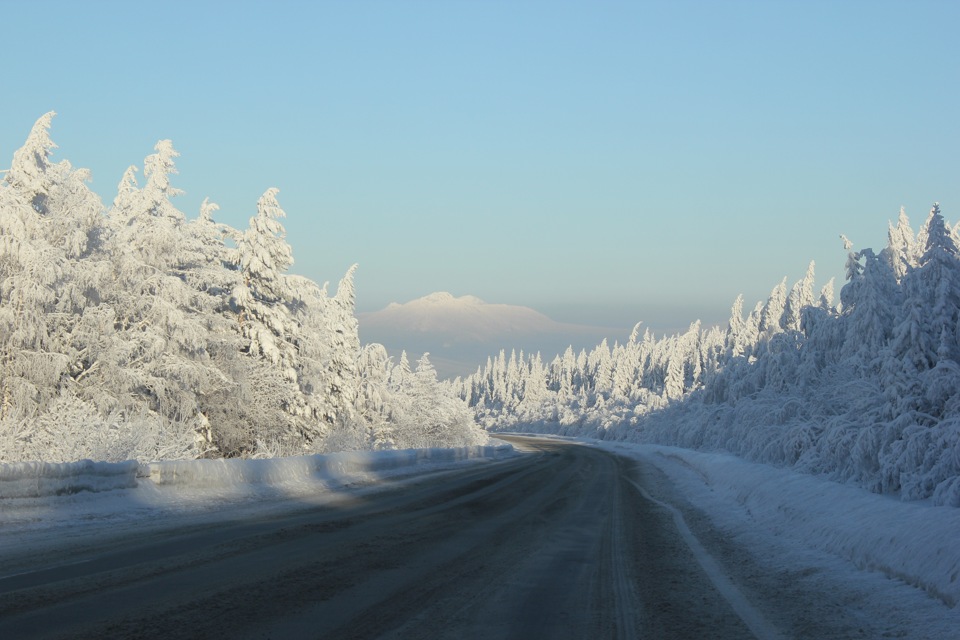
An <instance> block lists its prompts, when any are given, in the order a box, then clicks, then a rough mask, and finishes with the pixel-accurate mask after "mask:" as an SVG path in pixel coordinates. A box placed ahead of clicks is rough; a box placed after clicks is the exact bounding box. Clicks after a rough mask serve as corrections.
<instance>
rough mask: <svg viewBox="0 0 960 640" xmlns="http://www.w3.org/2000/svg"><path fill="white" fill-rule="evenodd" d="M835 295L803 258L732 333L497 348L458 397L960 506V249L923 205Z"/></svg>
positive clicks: (538, 418) (853, 260) (563, 429)
mask: <svg viewBox="0 0 960 640" xmlns="http://www.w3.org/2000/svg"><path fill="white" fill-rule="evenodd" d="M844 243H845V245H846V248H847V250H848V251H850V253H849V257H848V259H847V264H846V278H847V282H846V284H845V285H844V286H843V288H842V289H841V290H840V303H839V304H838V305H836V306H834V304H833V300H832V299H833V283H832V282H830V283H828V284H827V285H826V286H825V287H824V288H823V290H822V291H821V292H820V293H819V295H817V294H816V293H815V289H814V271H813V264H811V265H810V267H809V269H808V271H807V274H806V276H805V277H804V278H803V279H802V280H801V281H800V282H797V283H796V284H795V285H793V286H792V287H790V288H789V289H788V288H787V282H786V280H784V281H782V282H780V283H779V284H778V285H777V286H776V287H774V289H773V291H772V292H771V294H770V297H769V299H768V300H767V301H766V302H762V303H758V304H757V305H756V307H754V308H753V310H752V311H750V312H749V313H748V314H746V316H744V310H743V299H742V297H740V298H738V299H737V300H736V301H735V302H734V304H733V309H732V313H731V316H730V321H729V324H728V326H727V327H726V328H703V327H701V326H700V323H699V322H695V323H693V324H692V325H691V326H690V328H689V330H688V331H687V332H686V333H684V334H682V335H674V336H669V337H665V338H662V339H659V340H658V339H654V337H653V336H652V335H651V334H650V333H649V332H645V333H643V334H642V335H641V333H640V326H639V325H638V326H637V327H635V329H634V331H633V333H632V335H631V336H630V339H629V340H628V342H627V343H626V344H623V345H620V344H615V345H613V346H612V347H611V346H609V345H608V344H607V343H602V344H600V345H599V346H598V347H597V348H595V349H594V350H592V351H591V352H590V353H586V352H584V351H581V352H580V353H579V354H575V353H574V352H573V351H572V350H569V349H568V350H567V351H566V353H564V354H563V355H562V356H558V357H557V358H555V359H553V360H552V361H551V362H549V363H545V362H544V361H543V360H542V359H541V357H540V355H539V354H538V355H535V356H533V357H525V356H524V355H523V354H522V353H521V354H520V355H519V356H517V355H516V354H514V353H511V354H510V356H509V357H507V356H506V354H505V353H503V352H501V353H500V355H499V356H498V357H497V358H496V359H491V360H489V361H488V362H487V364H486V366H485V367H483V368H481V369H479V370H478V371H477V372H476V374H474V375H472V376H470V377H468V378H467V379H466V380H463V381H458V382H457V384H458V385H459V392H460V394H461V396H462V397H464V398H465V399H467V400H468V401H469V403H470V404H471V405H472V406H473V407H474V408H475V409H476V411H477V415H478V417H479V419H480V420H481V421H482V423H483V424H484V425H485V426H486V427H487V428H488V429H491V430H498V429H499V430H532V431H539V432H549V433H559V434H565V435H579V436H589V437H595V438H601V439H615V440H630V441H635V442H650V443H658V444H666V445H675V446H679V447H685V448H692V449H702V450H707V451H724V452H729V453H733V454H735V455H737V456H740V457H742V458H745V459H747V460H752V461H756V462H763V463H769V464H774V465H777V466H789V467H792V468H795V469H797V470H800V471H804V472H808V473H814V474H822V475H825V476H827V477H830V478H832V479H834V480H837V481H841V482H851V483H855V484H857V485H859V486H861V487H864V488H866V489H869V490H870V491H874V492H877V493H887V494H894V495H898V496H900V497H901V498H902V499H904V500H920V499H927V498H932V500H933V502H934V503H935V504H941V505H951V506H960V446H958V442H960V393H958V392H960V333H958V332H960V325H958V320H960V259H958V255H957V247H958V244H960V235H958V229H957V228H956V227H955V228H954V229H953V230H951V229H950V227H949V226H948V225H947V224H946V223H945V222H944V218H943V216H942V215H941V213H940V208H939V205H937V204H935V205H933V208H932V210H931V211H930V214H929V216H928V217H927V220H926V222H925V223H924V224H923V226H922V227H921V228H920V230H919V232H918V233H916V234H914V232H913V230H912V229H911V228H910V222H909V220H908V218H907V216H906V214H905V213H904V212H903V211H902V210H901V212H900V217H899V219H898V221H897V223H896V225H895V226H894V225H893V224H890V225H889V245H888V246H887V247H886V248H885V249H883V250H882V251H880V252H879V253H876V252H874V251H873V250H871V249H863V250H861V251H856V252H854V251H852V244H851V243H850V242H849V241H848V240H847V239H846V238H844Z"/></svg>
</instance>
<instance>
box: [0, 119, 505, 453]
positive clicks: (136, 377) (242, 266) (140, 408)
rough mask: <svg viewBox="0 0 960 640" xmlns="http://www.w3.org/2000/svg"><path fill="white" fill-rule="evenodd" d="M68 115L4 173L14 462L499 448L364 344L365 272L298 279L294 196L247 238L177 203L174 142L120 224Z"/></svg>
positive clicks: (1, 320) (4, 385)
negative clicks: (77, 151) (358, 301)
mask: <svg viewBox="0 0 960 640" xmlns="http://www.w3.org/2000/svg"><path fill="white" fill-rule="evenodd" d="M53 115H54V114H53V113H52V112H51V113H48V114H46V115H44V116H43V117H41V118H40V119H39V120H38V121H37V123H36V124H35V125H34V127H33V130H32V131H31V133H30V135H29V137H28V139H27V141H26V143H25V145H24V146H23V147H22V148H21V149H20V150H18V151H17V152H16V153H15V154H14V156H13V161H12V163H11V166H10V168H9V170H7V171H5V172H3V173H2V174H0V178H2V179H0V461H6V462H9V461H24V460H47V461H65V460H75V459H80V458H93V459H99V460H122V459H128V458H137V459H141V460H150V459H169V458H194V457H204V456H207V457H210V456H268V455H282V454H294V453H310V452H320V451H330V450H342V449H370V448H393V447H416V446H445V445H451V446H454V445H456V446H459V445H469V444H478V443H481V442H483V441H485V440H486V436H485V435H484V433H483V431H482V430H480V429H479V428H478V427H477V426H476V423H475V422H474V420H473V417H472V414H471V412H470V411H469V409H468V408H467V406H466V404H465V403H464V402H463V401H462V400H460V399H458V398H455V397H453V396H452V395H451V394H450V393H449V391H448V390H447V389H445V388H444V387H442V385H440V383H438V381H437V378H436V373H435V371H434V369H433V367H432V365H431V364H430V362H429V360H428V359H427V357H426V356H424V358H423V359H421V361H420V362H419V363H418V364H417V366H416V368H415V369H411V367H410V365H409V363H408V362H407V361H406V358H405V357H404V358H401V361H400V362H399V363H394V362H393V361H392V360H391V359H390V358H389V357H388V356H387V352H386V350H385V349H384V348H383V347H382V346H380V345H377V344H371V345H367V346H361V344H360V341H359V338H358V334H357V321H356V319H355V316H354V282H353V276H354V268H351V269H350V270H349V271H348V272H347V273H346V275H345V276H344V277H343V279H342V280H341V281H340V283H339V285H338V286H337V290H336V293H335V294H334V295H330V294H328V291H327V286H326V285H324V286H323V287H320V286H318V285H317V284H316V283H314V282H312V281H311V280H309V279H307V278H303V277H299V276H295V275H291V274H288V273H287V270H288V268H289V267H290V266H291V264H292V263H293V257H292V252H291V249H290V246H289V245H288V244H287V243H286V241H285V240H284V228H283V226H282V224H281V222H280V220H281V219H282V218H283V217H284V215H285V214H284V211H283V210H282V209H281V207H280V205H279V203H278V201H277V190H276V189H268V190H267V191H266V192H265V193H264V194H263V196H262V197H261V198H260V199H259V201H258V202H257V206H256V210H255V215H253V217H252V218H250V225H249V227H248V228H247V229H246V230H243V231H240V230H236V229H233V228H231V227H229V226H227V225H224V224H221V223H218V222H216V221H215V220H214V218H213V215H214V213H215V212H216V211H217V209H218V207H217V205H216V204H213V203H212V202H209V201H207V200H205V201H204V203H203V205H202V206H201V209H200V212H199V215H198V217H196V218H194V219H190V220H188V219H187V218H186V216H185V215H184V214H183V213H182V212H181V211H179V210H178V209H177V208H176V206H174V204H173V203H172V200H173V199H174V198H175V196H177V195H178V194H179V193H180V191H179V190H177V189H176V188H175V187H174V186H173V185H172V184H171V176H173V175H175V174H176V168H175V164H174V160H175V158H176V157H177V155H178V154H177V152H176V151H175V150H174V148H173V145H172V144H171V142H170V141H169V140H162V141H160V142H159V143H157V145H156V148H155V153H154V154H152V155H150V156H148V157H147V158H146V159H145V160H144V163H143V178H142V185H141V184H140V182H139V181H138V179H137V172H138V170H137V168H136V167H130V168H129V169H128V170H127V171H126V172H125V174H124V175H123V178H122V180H121V181H120V184H119V187H118V192H117V195H116V198H115V199H114V200H113V203H112V205H111V206H109V207H105V206H104V205H103V202H102V201H101V199H100V197H99V196H97V195H96V194H95V193H93V192H92V191H91V190H90V189H89V188H88V187H87V182H88V181H89V173H88V172H87V171H86V170H83V169H75V168H74V167H72V166H71V165H70V163H69V162H68V161H66V160H62V161H60V162H54V161H53V160H52V159H51V158H52V153H53V149H55V145H54V144H53V142H52V140H51V139H50V137H49V128H50V124H51V120H52V117H53Z"/></svg>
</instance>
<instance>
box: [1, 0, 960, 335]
mask: <svg viewBox="0 0 960 640" xmlns="http://www.w3.org/2000/svg"><path fill="white" fill-rule="evenodd" d="M0 15H2V16H3V19H2V20H0V42H2V43H3V45H4V50H5V52H6V55H5V61H4V72H3V85H4V90H3V92H2V100H0V123H2V125H0V164H3V165H6V164H7V163H9V159H10V157H11V156H12V154H13V151H14V150H15V149H16V148H17V147H18V146H19V145H20V144H22V141H23V139H24V138H25V136H26V134H27V133H28V131H29V129H30V126H31V125H32V124H33V122H34V121H35V120H36V118H38V117H39V116H40V115H41V114H43V113H44V112H46V111H49V110H55V111H57V112H58V116H57V118H56V119H55V120H54V125H53V130H52V135H53V139H54V140H55V141H56V142H57V144H58V145H59V147H60V149H59V150H58V155H57V158H66V159H69V160H70V161H71V162H72V163H73V164H74V165H76V166H82V167H87V168H90V169H91V170H92V171H93V176H94V180H93V185H92V186H93V188H94V190H95V191H97V192H98V193H99V194H100V195H101V196H102V197H103V199H104V200H105V201H106V202H108V203H109V202H110V201H111V200H112V199H113V196H114V193H115V190H116V185H117V183H118V182H119V180H120V177H121V175H122V173H123V170H124V169H125V168H126V166H128V165H130V164H135V165H137V166H138V167H142V161H143V157H144V156H146V155H148V154H149V153H152V147H153V145H154V144H155V142H156V141H157V140H159V139H161V138H170V139H172V140H173V142H174V146H175V147H176V148H177V149H178V150H179V151H180V152H181V154H182V156H181V158H180V159H179V160H178V167H179V170H180V175H179V176H178V177H176V179H175V181H174V184H175V185H176V186H178V187H180V188H181V189H184V190H185V191H186V195H184V196H182V197H181V198H179V199H178V201H177V204H178V205H179V207H180V208H181V209H182V210H183V211H184V212H185V213H187V215H188V216H191V217H192V216H195V215H196V212H197V210H198V208H199V204H200V201H201V200H202V199H203V198H204V197H206V196H209V197H210V198H211V199H212V200H213V201H215V202H217V203H219V204H220V205H221V211H220V212H219V214H218V216H217V217H218V219H219V220H220V221H222V222H227V223H229V224H231V225H233V226H237V227H241V228H242V227H245V226H246V223H247V219H248V218H249V217H250V216H251V215H252V214H253V213H254V212H255V207H256V200H257V198H258V196H259V195H260V194H261V193H262V192H263V191H264V190H266V189H267V188H268V187H272V186H275V187H278V188H279V189H280V196H279V198H280V202H281V205H282V206H283V207H284V209H285V210H286V211H287V214H288V218H287V219H286V220H285V224H286V227H287V230H288V233H289V235H288V239H289V241H290V243H291V244H292V245H293V249H294V257H295V260H296V264H295V265H294V268H293V270H294V271H295V272H297V273H301V274H303V275H306V276H309V277H311V278H313V279H315V280H318V281H320V282H322V281H324V280H331V281H333V282H336V280H338V279H339V277H340V276H341V275H342V274H343V272H344V271H346V269H347V268H348V267H349V266H350V265H351V264H352V263H354V262H358V263H360V271H359V272H358V274H357V287H358V308H359V309H360V310H361V311H365V310H375V309H378V308H380V307H383V306H385V305H386V304H387V303H388V302H390V301H406V300H410V299H412V298H416V297H419V296H422V295H425V294H427V293H430V292H432V291H450V292H452V293H454V294H455V295H464V294H471V295H475V296H479V297H480V298H483V299H485V300H487V301H490V302H502V303H509V304H521V305H528V306H532V307H534V308H536V309H538V310H540V311H542V312H545V313H547V314H548V315H551V316H552V317H554V318H555V319H557V320H561V321H568V322H582V323H589V324H595V325H606V326H613V327H629V326H631V325H632V324H633V323H634V322H635V321H637V320H644V321H646V322H647V323H648V324H650V325H652V326H654V327H655V328H657V327H659V328H663V329H670V328H676V327H681V326H685V325H686V324H688V323H689V322H690V321H691V320H693V319H695V318H697V317H700V318H702V319H704V320H705V321H707V322H722V321H723V320H724V319H725V318H726V316H727V313H728V310H729V307H730V304H731V302H732V301H733V299H734V297H735V296H736V295H737V294H738V293H743V294H744V295H745V296H746V300H747V302H746V304H747V306H748V307H752V305H753V304H754V303H755V302H756V301H757V300H759V299H761V298H765V296H766V295H767V293H768V292H769V291H770V289H771V288H772V287H773V286H774V285H775V284H776V283H777V282H778V281H779V280H780V279H781V278H782V277H783V276H788V277H789V279H790V281H791V283H792V282H793V281H795V280H797V279H799V278H800V277H802V276H803V273H804V271H805V270H806V266H807V263H808V262H809V261H810V260H811V259H813V260H816V262H817V265H818V274H819V277H818V280H819V281H820V282H821V283H822V282H823V281H825V280H826V279H828V278H829V277H830V276H838V277H839V276H841V275H842V267H843V263H844V260H845V253H844V251H843V249H842V246H841V243H840V241H839V239H838V234H839V233H845V234H847V235H848V236H849V237H850V238H851V239H852V240H853V241H854V242H855V243H856V244H857V246H859V247H864V246H874V247H878V248H879V246H881V245H882V244H883V243H884V242H885V233H886V222H887V220H888V219H894V218H895V217H896V215H897V212H898V210H899V207H900V206H901V205H904V206H906V208H907V212H908V214H910V216H911V219H912V221H913V222H914V225H915V226H916V225H918V224H919V223H921V222H922V221H923V220H924V218H925V217H926V214H927V212H928V210H929V208H930V204H931V203H932V202H933V201H934V200H939V201H940V202H941V204H942V207H943V211H944V214H945V216H946V218H947V219H948V220H949V221H955V220H958V219H960V182H958V177H960V156H958V150H960V144H958V143H960V127H958V118H957V105H958V91H960V89H958V87H960V82H958V80H960V77H958V76H960V64H958V61H960V44H958V38H957V33H956V31H957V27H958V25H960V4H958V3H955V2H917V1H913V2H853V1H850V2H816V1H814V2H778V1H769V2H721V1H714V2H683V1H680V2H677V1H673V2H639V1H638V2H559V1H556V0H554V1H550V2H532V1H528V2H498V1H491V2H479V1H477V2H457V1H449V2H440V1H436V2H399V1H392V2H386V1H383V2H364V1H359V2H232V3H221V2H218V3H213V2H209V3H204V2H197V1H196V0H193V1H191V2H177V1H172V2H164V3H153V4H142V3H129V2H111V1H107V0H99V1H95V2H86V3H79V2H49V1H43V0H39V1H38V0H29V1H27V0H0ZM840 284H842V283H840V282H838V283H837V286H838V289H839V286H840Z"/></svg>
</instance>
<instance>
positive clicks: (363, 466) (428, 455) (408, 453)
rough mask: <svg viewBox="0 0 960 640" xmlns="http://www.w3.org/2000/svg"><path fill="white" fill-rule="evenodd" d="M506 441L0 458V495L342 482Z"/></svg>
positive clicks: (495, 451) (451, 458)
mask: <svg viewBox="0 0 960 640" xmlns="http://www.w3.org/2000/svg"><path fill="white" fill-rule="evenodd" d="M512 453H513V447H512V446H511V445H509V444H506V443H501V444H496V445H486V446H472V447H459V448H453V449H439V448H435V449H406V450H400V451H373V452H371V451H351V452H342V453H333V454H327V455H314V456H300V457H292V458H272V459H265V460H241V459H230V460H172V461H164V462H151V463H146V464H139V463H137V462H136V461H127V462H94V461H91V460H83V461H80V462H67V463H58V464H57V463H45V462H21V463H13V464H0V500H5V499H15V498H42V497H48V496H60V495H68V494H74V493H79V492H81V491H89V492H95V493H96V492H104V491H114V490H118V489H131V488H134V487H137V486H138V480H140V481H146V482H149V483H151V484H153V485H156V486H176V487H181V488H191V489H204V488H223V487H231V486H238V485H249V484H254V485H280V484H284V483H290V482H298V481H304V480H320V481H334V482H340V483H342V482H345V481H349V480H350V479H352V478H361V477H363V476H369V475H385V474H387V473H388V472H393V471H402V470H404V469H410V470H413V469H414V468H416V467H417V466H420V465H425V464H443V463H455V462H460V461H464V460H472V459H497V458H501V457H505V456H508V455H511V454H512Z"/></svg>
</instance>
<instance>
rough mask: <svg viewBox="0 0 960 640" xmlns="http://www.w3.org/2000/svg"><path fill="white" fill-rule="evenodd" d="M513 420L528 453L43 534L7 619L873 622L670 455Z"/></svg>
mask: <svg viewBox="0 0 960 640" xmlns="http://www.w3.org/2000/svg"><path fill="white" fill-rule="evenodd" d="M505 439H508V440H510V442H512V443H513V444H514V445H515V446H516V447H517V448H518V449H519V450H522V451H524V452H525V454H524V455H521V456H516V457H513V458H509V459H507V460H504V461H498V462H491V463H485V464H481V465H473V466H469V467H465V468H460V469H456V470H453V471H450V470H447V471H442V472H434V473H430V474H427V475H424V476H417V477H415V478H413V479H410V478H408V479H406V480H404V481H397V482H389V483H385V484H382V485H378V486H376V487H369V488H367V489H360V490H358V489H351V490H349V491H344V492H340V493H336V494H333V495H331V496H330V497H329V499H327V500H324V501H320V502H317V503H314V504H305V503H304V502H299V503H292V504H291V505H290V506H289V508H288V509H284V510H277V509H275V508H274V509H272V510H271V511H270V512H269V513H268V512H266V511H263V512H259V513H258V512H256V511H253V512H251V513H252V514H253V515H252V516H251V515H250V514H248V515H247V516H246V517H244V518H241V519H238V518H236V517H230V516H229V515H227V514H224V515H223V516H222V517H221V518H219V519H207V520H205V521H201V522H196V521H193V522H191V521H186V520H185V521H184V522H177V521H176V520H174V521H171V522H166V523H164V524H163V525H162V526H158V525H156V524H154V525H151V526H149V527H145V528H143V529H140V530H136V531H133V532H130V531H127V532H123V531H121V532H113V533H111V532H110V531H107V530H102V531H99V532H96V535H95V536H91V535H78V536H67V537H65V538H66V539H64V540H60V541H58V542H56V544H53V543H51V544H28V545H25V547H24V549H25V550H24V551H23V552H22V553H20V554H13V555H8V557H3V558H0V637H2V638H61V637H62V638H68V637H69V638H151V637H164V638H173V637H176V638H209V637H223V638H225V637H229V638H440V637H443V638H484V639H487V638H523V639H530V638H720V639H723V638H751V637H759V638H780V637H783V638H790V637H797V638H800V637H804V638H857V637H870V633H871V631H870V630H869V629H864V628H863V627H862V625H861V624H857V623H853V622H846V621H844V620H843V619H839V620H830V619H829V616H824V615H823V612H824V611H826V610H828V608H827V607H825V606H824V605H825V603H826V601H827V599H828V598H829V599H833V598H832V597H831V596H829V595H828V594H822V593H802V592H797V591H796V589H795V588H792V587H791V586H790V585H789V584H783V583H781V582H780V581H778V580H776V579H773V578H770V577H767V578H764V577H763V574H762V571H763V569H762V567H758V566H757V565H756V563H755V562H754V561H753V560H752V559H751V556H750V554H749V553H747V552H746V551H744V550H740V549H733V548H730V545H729V544H728V543H726V542H725V541H724V540H723V539H722V537H721V536H720V535H719V534H717V533H716V532H714V531H712V530H710V529H709V525H708V524H707V520H706V518H704V517H702V515H701V516H698V514H697V513H696V512H694V511H693V510H692V509H690V507H689V506H686V505H685V503H684V502H683V500H682V498H681V497H679V496H677V495H674V494H673V493H672V491H671V488H670V486H669V485H668V483H667V482H665V479H664V478H663V477H662V476H661V475H660V474H659V472H658V471H656V470H655V469H651V468H646V467H640V466H637V464H636V463H635V462H632V461H630V460H628V459H625V458H620V457H617V456H615V455H612V454H610V453H609V452H605V451H602V450H598V449H593V448H590V447H585V446H578V445H576V444H570V443H565V442H559V441H551V440H542V439H536V438H527V437H509V438H505ZM685 516H686V517H685ZM81 528H82V527H81Z"/></svg>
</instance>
